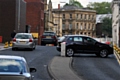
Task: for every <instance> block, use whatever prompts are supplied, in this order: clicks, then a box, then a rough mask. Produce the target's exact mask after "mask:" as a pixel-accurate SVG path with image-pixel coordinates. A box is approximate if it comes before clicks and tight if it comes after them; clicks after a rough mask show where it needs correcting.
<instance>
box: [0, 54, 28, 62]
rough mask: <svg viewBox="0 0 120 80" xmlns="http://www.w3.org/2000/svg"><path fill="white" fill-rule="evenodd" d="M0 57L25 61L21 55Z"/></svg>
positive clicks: (0, 56)
mask: <svg viewBox="0 0 120 80" xmlns="http://www.w3.org/2000/svg"><path fill="white" fill-rule="evenodd" d="M0 58H4V59H17V60H23V61H25V62H26V60H25V59H24V58H23V57H21V56H14V55H0Z"/></svg>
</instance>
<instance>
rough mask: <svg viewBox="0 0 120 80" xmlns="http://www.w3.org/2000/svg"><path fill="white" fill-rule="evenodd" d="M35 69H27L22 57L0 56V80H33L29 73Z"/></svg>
mask: <svg viewBox="0 0 120 80" xmlns="http://www.w3.org/2000/svg"><path fill="white" fill-rule="evenodd" d="M36 71H37V70H36V69H35V68H29V67H28V65H27V62H26V60H25V58H24V57H21V56H11V55H0V80H33V76H32V75H31V73H33V72H36Z"/></svg>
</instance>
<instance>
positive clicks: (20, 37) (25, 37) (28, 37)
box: [15, 34, 32, 39]
mask: <svg viewBox="0 0 120 80" xmlns="http://www.w3.org/2000/svg"><path fill="white" fill-rule="evenodd" d="M15 38H17V39H30V38H32V36H31V35H20V34H18V35H16V36H15Z"/></svg>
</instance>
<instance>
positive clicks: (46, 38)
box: [41, 31, 58, 46]
mask: <svg viewBox="0 0 120 80" xmlns="http://www.w3.org/2000/svg"><path fill="white" fill-rule="evenodd" d="M57 43H58V40H57V36H56V33H55V32H52V31H45V32H44V33H43V35H42V37H41V45H46V44H54V46H57Z"/></svg>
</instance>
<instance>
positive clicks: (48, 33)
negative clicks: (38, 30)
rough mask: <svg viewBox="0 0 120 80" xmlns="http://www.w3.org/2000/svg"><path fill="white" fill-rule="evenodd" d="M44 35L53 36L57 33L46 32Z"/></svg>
mask: <svg viewBox="0 0 120 80" xmlns="http://www.w3.org/2000/svg"><path fill="white" fill-rule="evenodd" d="M43 35H50V36H53V35H55V33H53V32H45V33H43Z"/></svg>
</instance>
